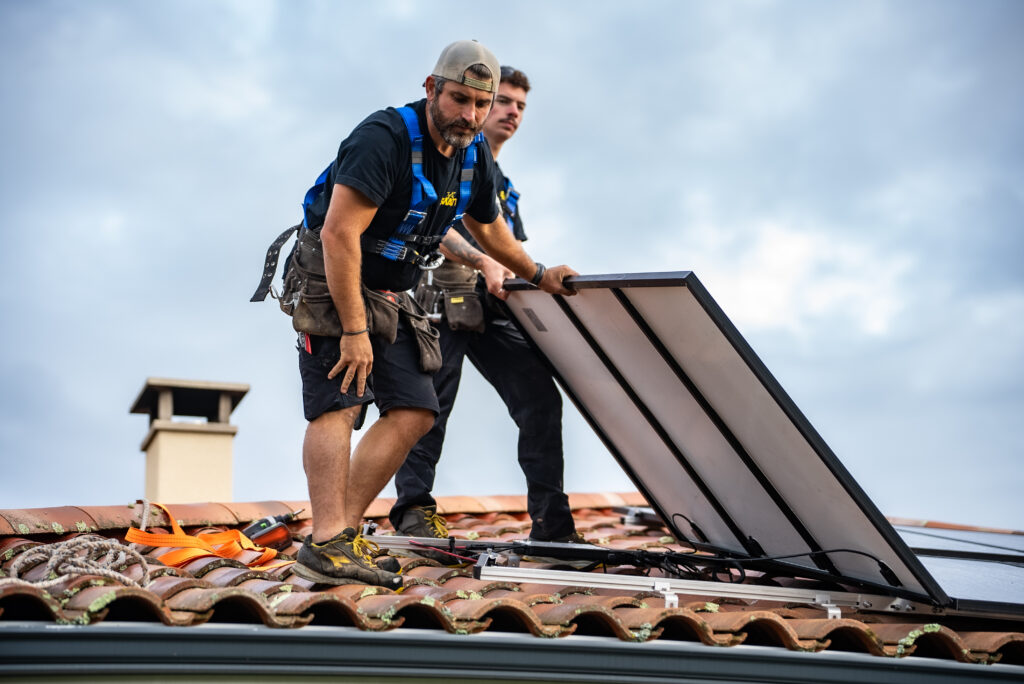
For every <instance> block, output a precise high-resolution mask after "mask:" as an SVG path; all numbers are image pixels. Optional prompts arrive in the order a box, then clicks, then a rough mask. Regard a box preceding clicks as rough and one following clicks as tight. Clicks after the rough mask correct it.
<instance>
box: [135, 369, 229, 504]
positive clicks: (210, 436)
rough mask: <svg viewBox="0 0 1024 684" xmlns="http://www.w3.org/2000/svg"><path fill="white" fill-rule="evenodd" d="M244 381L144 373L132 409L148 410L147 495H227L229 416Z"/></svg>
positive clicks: (189, 498)
mask: <svg viewBox="0 0 1024 684" xmlns="http://www.w3.org/2000/svg"><path fill="white" fill-rule="evenodd" d="M248 391H249V386H248V385H244V384H241V383H229V382H206V381H203V380H169V379H166V378H147V380H146V384H145V385H144V386H143V387H142V390H141V391H140V392H139V396H138V397H137V398H136V399H135V403H134V404H132V408H131V413H145V414H149V432H148V433H147V434H146V438H145V439H144V440H142V446H141V449H142V451H144V452H146V498H147V499H149V500H150V501H156V502H159V503H196V502H205V501H231V500H232V479H231V461H232V455H231V454H232V446H233V443H234V439H235V433H236V432H238V428H237V427H235V426H234V425H231V424H230V423H229V422H228V421H229V419H230V418H231V412H232V411H234V410H235V407H236V406H238V403H239V402H240V401H242V397H244V396H245V395H246V393H247V392H248Z"/></svg>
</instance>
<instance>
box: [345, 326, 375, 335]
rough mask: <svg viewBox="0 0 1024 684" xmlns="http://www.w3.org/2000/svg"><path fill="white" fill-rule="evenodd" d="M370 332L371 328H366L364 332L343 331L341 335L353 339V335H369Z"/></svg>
mask: <svg viewBox="0 0 1024 684" xmlns="http://www.w3.org/2000/svg"><path fill="white" fill-rule="evenodd" d="M368 332H370V328H369V327H366V328H363V329H362V330H353V331H352V332H348V331H343V332H342V333H341V334H342V336H343V337H351V336H352V335H362V334H363V333H368Z"/></svg>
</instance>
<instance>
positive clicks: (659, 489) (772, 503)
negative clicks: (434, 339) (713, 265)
mask: <svg viewBox="0 0 1024 684" xmlns="http://www.w3.org/2000/svg"><path fill="white" fill-rule="evenodd" d="M571 282H572V284H573V286H574V287H575V288H576V289H577V291H578V293H579V294H578V295H576V296H574V297H560V296H552V295H548V294H546V293H544V292H541V291H540V290H536V289H534V288H532V287H530V286H529V285H527V284H526V283H523V282H521V281H519V282H515V283H511V284H509V285H508V286H507V287H508V289H510V290H512V294H511V296H510V297H509V299H508V302H507V304H508V306H509V308H510V310H511V312H512V315H513V317H514V318H515V320H516V321H517V322H518V324H519V326H520V328H521V329H522V330H523V332H524V334H525V335H526V336H527V337H528V338H529V339H530V340H531V341H532V343H533V344H534V345H535V347H536V348H537V350H538V351H539V352H540V353H541V354H542V355H543V356H544V357H545V358H546V359H547V361H548V362H549V364H550V365H551V367H552V370H553V372H554V373H555V375H556V377H557V378H558V380H559V382H560V383H561V385H562V387H563V389H564V390H565V391H566V393H567V394H568V396H569V397H570V398H571V399H572V401H573V402H574V403H575V404H576V406H577V407H578V408H579V410H580V411H581V413H582V414H583V416H584V418H585V419H586V420H587V421H588V422H589V423H590V425H591V427H592V428H593V429H594V430H595V431H596V433H597V434H598V436H599V437H600V438H601V440H602V441H603V442H604V444H605V445H606V446H607V448H608V450H609V451H610V452H611V454H612V455H613V457H614V458H615V459H616V460H617V461H618V463H619V465H620V466H621V467H622V468H623V470H624V471H625V472H626V473H627V474H628V475H629V477H630V478H631V479H632V481H633V482H634V484H635V485H636V486H637V488H638V489H639V491H640V492H641V493H643V494H644V496H645V497H646V499H647V500H648V501H649V502H650V503H651V505H652V507H654V508H655V510H656V511H657V512H658V513H659V515H660V516H661V518H662V520H664V521H665V522H666V523H667V524H668V526H669V528H670V529H671V530H672V531H673V533H674V534H676V535H677V536H678V537H679V538H680V539H683V540H686V541H688V542H690V543H691V544H693V545H694V546H696V547H697V548H701V549H705V550H711V551H715V552H718V553H722V554H728V555H731V556H733V557H737V558H748V559H749V558H757V559H764V558H769V559H773V560H767V561H763V566H762V567H768V568H776V569H778V568H781V569H785V570H787V571H790V572H795V573H797V574H800V575H803V576H810V577H829V578H835V579H839V580H841V581H845V582H849V583H853V584H857V585H859V586H865V587H871V588H874V589H880V590H883V591H886V592H887V593H890V594H892V595H897V596H903V597H907V598H915V599H926V600H931V601H933V602H936V603H939V604H943V605H945V604H948V603H949V598H948V596H947V595H946V594H945V593H944V592H943V590H942V588H940V586H939V585H938V584H937V583H936V582H935V580H934V579H933V578H932V577H931V575H930V574H929V573H928V571H927V570H926V569H925V566H924V565H922V563H921V561H920V560H919V559H918V558H917V557H916V556H915V555H914V554H913V553H912V552H911V551H910V549H909V548H908V547H907V545H906V544H905V543H904V541H903V540H902V539H901V538H900V536H899V535H898V534H897V533H896V531H895V530H894V529H893V528H892V526H891V525H890V524H889V523H888V521H887V520H886V519H885V518H884V517H883V516H882V514H881V513H880V512H879V511H878V510H877V508H876V507H875V506H874V504H873V503H872V502H871V500H870V499H869V498H868V497H867V495H866V494H865V493H864V492H863V491H862V490H861V488H860V487H859V486H858V485H857V483H856V482H855V481H854V479H853V478H852V477H851V476H850V474H849V473H848V472H847V470H846V469H845V468H844V467H843V465H842V464H841V463H840V462H839V459H838V458H836V456H835V454H833V453H832V451H831V450H830V449H829V447H828V446H827V445H826V444H825V442H824V440H822V438H821V437H820V436H819V435H818V433H817V432H816V431H815V430H814V428H813V427H812V426H811V425H810V423H809V422H808V421H807V419H806V418H805V417H804V416H803V414H802V413H801V412H800V410H799V409H798V408H797V407H796V405H795V404H794V403H793V401H792V400H791V399H790V398H789V397H788V396H787V395H786V393H785V392H784V391H783V389H782V387H781V386H780V385H779V383H778V382H777V381H776V380H775V378H773V377H772V375H771V373H769V372H768V369H767V368H766V367H765V366H764V364H763V363H761V361H760V360H759V359H758V358H757V355H756V354H755V353H754V351H753V350H752V349H751V348H750V346H749V345H748V344H747V343H746V342H745V341H744V340H743V337H742V336H741V335H740V333H739V332H738V331H737V330H736V328H735V327H734V326H733V325H732V323H731V322H730V321H729V319H728V318H727V317H726V315H725V314H724V313H723V312H722V310H721V309H720V308H719V307H718V305H717V304H716V303H715V302H714V300H713V299H712V298H711V296H710V295H709V294H708V292H707V291H706V290H705V289H704V287H703V286H702V285H701V284H700V282H699V281H698V280H697V278H696V276H694V274H693V273H692V272H688V271H687V272H676V273H646V274H627V275H595V276H580V277H577V278H574V279H572V281H571ZM794 554H795V555H794ZM778 556H789V557H786V558H777V557H778Z"/></svg>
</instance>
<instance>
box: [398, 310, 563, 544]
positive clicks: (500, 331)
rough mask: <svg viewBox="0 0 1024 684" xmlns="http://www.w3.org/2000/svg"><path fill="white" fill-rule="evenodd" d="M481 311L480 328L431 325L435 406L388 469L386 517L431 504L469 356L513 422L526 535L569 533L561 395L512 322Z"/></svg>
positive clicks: (545, 536) (541, 536)
mask: <svg viewBox="0 0 1024 684" xmlns="http://www.w3.org/2000/svg"><path fill="white" fill-rule="evenodd" d="M485 310H486V315H487V327H486V329H485V330H484V332H482V333H476V332H466V331H461V330H460V331H452V330H451V329H450V328H449V327H448V323H447V322H445V321H441V323H440V324H439V325H438V326H437V327H438V330H439V331H440V333H441V359H442V366H441V370H439V371H438V372H437V373H435V374H434V389H435V391H436V392H437V401H438V404H439V405H440V413H439V414H438V416H437V419H436V420H435V421H434V426H433V427H432V428H431V430H430V432H428V433H427V434H426V435H424V436H423V437H422V438H421V439H420V441H419V442H417V444H416V446H414V447H413V448H412V451H410V452H409V455H408V457H406V459H405V463H403V464H402V467H401V468H399V470H398V473H397V474H396V475H395V486H396V488H397V490H398V500H397V501H396V502H395V505H394V507H393V508H392V509H391V514H390V518H391V523H392V524H393V525H395V526H396V527H397V524H398V523H399V522H400V521H401V519H402V514H403V513H404V512H405V510H406V509H407V508H409V507H410V506H430V505H433V504H434V498H433V496H431V493H430V492H431V490H432V489H433V488H434V473H435V470H436V468H437V462H438V460H439V459H440V458H441V448H442V446H443V444H444V435H445V429H446V426H447V424H448V416H449V415H451V411H452V406H453V404H454V403H455V395H456V393H457V392H458V390H459V380H460V379H461V377H462V360H463V358H464V357H469V360H470V361H471V362H472V363H473V365H474V366H476V368H477V370H479V371H480V373H481V374H482V375H483V376H484V378H485V379H486V380H487V381H488V382H489V383H491V385H493V386H494V389H496V390H497V391H498V394H499V395H500V396H501V399H502V401H504V402H505V406H506V407H507V408H508V413H509V415H510V416H511V417H512V420H514V421H515V423H516V425H517V426H518V427H519V465H520V467H521V468H522V469H523V473H524V474H525V475H526V486H527V510H528V511H529V513H530V519H531V520H532V521H533V529H532V530H531V532H530V536H531V537H534V538H536V539H541V540H548V539H554V538H557V537H564V536H566V535H569V534H572V533H573V532H575V531H576V526H575V524H574V523H573V520H572V513H571V511H570V509H569V498H568V497H567V496H566V495H565V492H563V491H562V489H563V485H562V472H563V458H562V397H561V395H560V394H559V393H558V388H557V387H556V385H555V382H554V379H553V378H552V377H551V372H550V371H549V370H548V369H547V367H546V366H545V365H544V362H543V361H541V360H540V358H539V357H538V356H537V354H536V353H534V351H533V349H532V348H531V347H530V346H529V343H528V342H527V341H526V340H525V339H524V338H523V336H522V335H521V334H520V332H519V330H517V329H516V327H515V324H513V323H512V322H511V321H508V320H506V319H504V318H501V317H499V316H496V315H495V314H494V313H493V312H492V311H490V310H489V309H486V308H485ZM481 446H483V445H481ZM481 455H483V456H484V457H485V458H493V457H495V456H497V454H481Z"/></svg>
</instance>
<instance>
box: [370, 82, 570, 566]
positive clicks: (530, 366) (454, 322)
mask: <svg viewBox="0 0 1024 684" xmlns="http://www.w3.org/2000/svg"><path fill="white" fill-rule="evenodd" d="M529 90H530V82H529V80H528V79H527V77H526V75H525V74H524V73H523V72H521V71H519V70H517V69H513V68H512V67H507V66H505V67H502V68H501V83H500V84H499V86H498V95H497V97H496V98H495V104H494V107H493V109H492V111H491V115H490V116H489V117H488V119H487V121H486V122H485V123H484V136H485V137H486V139H487V142H488V143H489V146H490V148H491V152H492V154H493V156H494V158H495V159H497V158H498V155H499V154H500V152H501V149H502V147H504V145H505V143H506V142H508V140H509V139H510V138H511V137H512V136H513V135H514V134H515V132H516V130H518V128H519V124H520V123H521V122H522V117H523V113H524V111H525V109H526V94H527V92H529ZM498 199H499V202H500V204H501V208H502V214H503V215H504V218H505V222H506V223H507V224H508V226H509V228H510V229H511V230H512V234H513V235H514V236H515V238H516V239H517V240H520V241H523V240H526V233H525V232H524V230H523V222H522V217H521V216H520V214H519V202H518V200H519V193H518V192H516V190H515V189H514V188H513V186H512V182H511V181H510V180H509V179H508V178H507V177H506V176H505V175H504V174H503V173H502V171H501V169H500V168H499V169H498ZM454 228H455V229H454V230H452V231H450V232H449V233H448V234H447V235H446V236H445V239H444V242H443V243H442V247H443V248H444V252H445V254H446V255H448V256H449V257H453V258H454V259H455V260H458V261H459V262H460V263H453V261H452V260H451V259H449V261H446V262H445V263H444V264H443V265H442V266H441V267H440V268H438V269H437V270H436V271H434V273H433V277H432V279H431V282H429V283H428V282H425V281H421V282H420V285H419V287H418V289H417V299H418V300H419V301H420V302H421V303H423V304H424V306H426V307H427V308H428V309H431V308H438V309H439V311H438V312H437V313H438V314H440V316H441V322H440V323H439V324H438V326H437V327H438V330H439V332H440V343H441V358H442V361H443V365H442V367H441V369H440V370H438V372H437V373H435V374H434V389H435V391H436V392H437V399H438V402H439V404H440V413H439V414H438V417H437V420H435V421H434V426H433V427H432V428H431V430H430V432H428V433H427V434H426V435H425V436H424V437H423V438H422V439H420V441H419V442H417V443H416V446H414V447H413V448H412V450H411V451H410V452H409V456H408V457H407V458H406V460H405V463H404V464H403V465H402V467H401V468H399V470H398V473H397V474H396V475H395V486H396V488H397V490H398V499H397V500H396V501H395V505H394V506H393V507H392V509H391V513H390V518H391V523H392V524H393V525H394V527H395V530H396V531H397V532H398V534H400V535H404V536H411V537H440V538H444V537H447V536H448V531H447V529H446V528H445V525H444V520H443V519H442V518H441V517H440V516H439V515H438V514H437V504H436V502H435V501H434V498H433V496H432V495H431V490H432V489H433V485H434V475H435V471H436V469H437V463H438V460H439V459H440V457H441V448H442V445H443V443H444V436H445V429H446V426H447V423H448V416H449V415H450V414H451V410H452V406H453V404H454V402H455V395H456V393H457V392H458V389H459V380H460V378H461V376H462V362H463V358H464V357H467V356H468V357H469V360H470V361H471V362H472V363H473V365H474V366H476V368H477V370H479V371H480V373H481V375H483V376H484V378H485V379H486V380H487V381H488V382H489V383H490V384H491V385H492V386H493V387H494V388H495V390H497V392H498V394H499V396H500V397H501V399H502V401H504V402H505V406H506V407H507V408H508V412H509V415H510V416H511V417H512V419H513V420H514V421H515V423H516V425H517V426H518V427H519V445H518V453H519V465H520V467H521V468H522V470H523V473H524V475H526V483H527V510H528V512H529V514H530V519H531V522H532V528H531V530H530V538H531V539H534V540H538V541H557V542H563V543H564V542H582V541H583V538H582V537H581V536H580V535H579V534H578V533H577V532H576V526H575V523H574V522H573V519H572V513H571V511H570V509H569V499H568V497H567V496H566V495H565V492H564V491H563V485H562V471H563V457H562V398H561V395H560V394H559V393H558V388H557V387H556V386H555V382H554V380H553V379H552V377H551V372H550V371H549V370H548V369H547V367H546V366H545V365H544V363H543V362H542V361H541V360H540V358H539V357H538V356H537V354H536V353H535V352H534V351H533V350H532V349H531V348H530V346H529V344H527V342H526V340H525V339H523V336H522V335H521V334H520V333H519V331H518V330H517V329H516V327H515V325H514V324H513V323H512V322H511V321H509V320H508V319H507V318H506V317H505V314H504V313H503V312H502V310H501V309H500V308H499V307H498V306H496V305H494V306H483V307H479V316H478V317H476V318H471V317H469V316H467V315H466V314H465V309H466V308H467V305H466V301H467V300H470V299H471V298H472V301H474V302H476V301H485V300H486V298H487V293H488V290H490V292H491V293H492V294H493V295H495V296H497V297H499V298H501V299H504V298H505V296H506V295H507V293H505V291H504V290H503V289H502V282H503V280H504V278H505V277H511V276H512V274H511V273H510V272H509V271H508V269H506V268H505V267H504V266H502V265H501V264H500V263H498V262H497V261H495V260H494V259H492V258H491V257H489V256H487V255H486V254H484V253H482V252H481V251H480V245H479V243H478V242H477V241H476V240H474V239H473V235H472V234H471V232H470V231H468V230H466V227H465V226H463V225H462V224H456V225H455V227H454ZM463 264H466V265H463ZM478 272H479V273H480V276H479V277H478V275H477V273H478ZM485 285H486V286H485ZM474 295H475V296H474ZM453 301H454V302H456V304H452V302H453ZM435 302H436V303H438V304H439V306H437V307H432V306H431V304H434V303H435ZM492 304H494V303H493V302H492ZM419 554H420V555H422V556H426V557H428V558H432V559H434V560H437V561H440V562H442V563H447V562H448V561H447V559H448V558H449V557H448V556H445V555H444V554H443V553H440V552H436V551H431V550H426V549H425V550H422V551H420V552H419Z"/></svg>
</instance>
